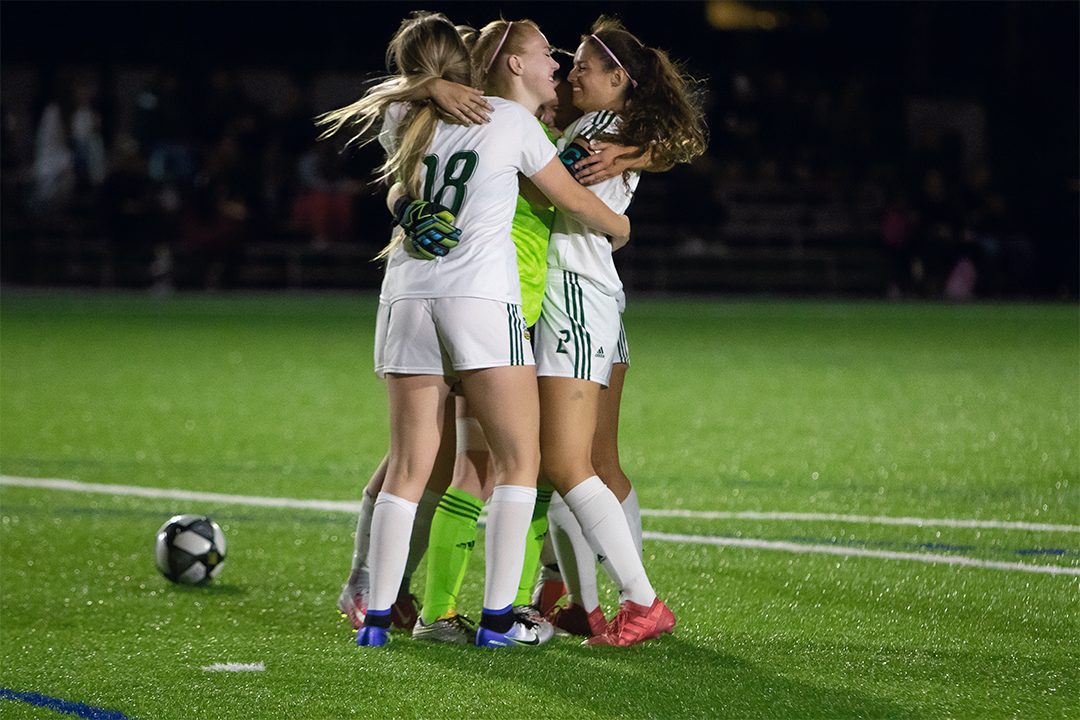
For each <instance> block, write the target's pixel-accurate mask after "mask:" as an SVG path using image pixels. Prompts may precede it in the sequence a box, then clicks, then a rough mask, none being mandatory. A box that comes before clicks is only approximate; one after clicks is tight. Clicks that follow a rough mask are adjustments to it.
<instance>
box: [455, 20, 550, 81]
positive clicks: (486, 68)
mask: <svg viewBox="0 0 1080 720" xmlns="http://www.w3.org/2000/svg"><path fill="white" fill-rule="evenodd" d="M530 29H532V30H534V31H536V32H540V26H539V25H537V24H536V23H534V22H533V21H532V20H501V19H500V20H493V21H492V22H489V23H488V24H487V25H485V26H484V27H483V28H481V30H480V34H479V35H478V36H477V38H476V40H475V42H474V43H473V47H472V63H473V67H474V68H475V69H476V74H477V77H476V82H477V84H478V85H479V87H480V88H482V89H483V90H484V91H485V92H493V91H495V90H497V89H498V88H496V87H495V81H496V77H495V76H496V75H497V74H498V70H499V68H500V67H502V66H501V65H498V64H497V63H496V60H498V59H499V57H501V56H503V55H520V54H521V53H523V52H524V51H525V41H526V40H528V39H529V30H530ZM500 40H501V41H502V44H501V45H500V44H499V41H500Z"/></svg>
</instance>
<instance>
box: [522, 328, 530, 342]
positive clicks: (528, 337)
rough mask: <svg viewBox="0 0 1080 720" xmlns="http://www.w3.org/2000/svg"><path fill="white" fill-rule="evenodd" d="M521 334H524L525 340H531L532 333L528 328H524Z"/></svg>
mask: <svg viewBox="0 0 1080 720" xmlns="http://www.w3.org/2000/svg"><path fill="white" fill-rule="evenodd" d="M521 334H522V335H524V336H525V339H526V340H528V341H529V342H532V333H530V332H529V329H528V328H525V330H524V331H522V333H521Z"/></svg>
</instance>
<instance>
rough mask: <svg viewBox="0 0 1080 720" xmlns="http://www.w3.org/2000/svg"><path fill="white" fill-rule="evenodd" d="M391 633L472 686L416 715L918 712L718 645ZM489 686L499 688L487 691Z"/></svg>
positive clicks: (415, 658) (443, 673)
mask: <svg viewBox="0 0 1080 720" xmlns="http://www.w3.org/2000/svg"><path fill="white" fill-rule="evenodd" d="M395 639H396V640H397V641H396V642H395V643H394V647H393V648H392V649H390V652H391V653H399V654H400V655H401V656H407V661H408V662H409V664H412V663H419V664H423V665H428V666H429V667H430V668H431V674H430V675H429V676H428V677H430V678H440V679H441V680H440V682H445V683H447V684H450V683H458V682H465V683H469V682H470V678H472V679H473V680H475V682H473V685H474V686H475V692H473V693H471V694H468V695H466V696H465V699H464V700H462V698H461V696H460V695H458V696H455V698H456V699H455V698H450V697H441V696H440V694H439V693H433V694H432V695H431V696H430V697H431V698H432V700H431V704H430V705H429V706H427V707H421V708H418V707H415V706H414V707H412V708H410V710H411V711H412V712H411V713H409V712H408V711H406V714H416V715H417V716H420V717H462V716H463V713H464V715H465V716H470V717H474V716H477V715H483V716H492V717H543V716H545V715H550V714H551V713H552V712H553V711H558V712H560V714H562V715H564V716H567V717H571V716H572V717H583V718H584V717H620V718H624V717H633V718H689V717H708V718H717V717H723V718H740V719H742V718H785V719H787V718H795V717H797V718H848V717H858V718H882V717H888V718H909V717H915V716H916V715H917V713H916V712H915V711H913V710H911V709H908V708H905V707H902V706H900V705H897V704H895V703H893V702H890V701H888V700H884V699H881V698H874V697H869V696H866V695H863V694H860V693H858V692H856V691H853V690H850V689H842V688H831V687H822V686H816V685H813V684H809V683H807V682H804V681H800V680H795V679H792V678H787V677H783V676H780V675H777V674H776V673H775V672H772V671H770V670H766V669H763V668H762V667H759V666H756V665H754V664H753V663H750V662H747V661H746V660H744V659H742V658H739V657H735V656H733V655H729V654H726V653H724V652H723V651H722V649H716V650H714V649H710V648H706V647H702V646H701V645H699V644H693V643H690V642H688V641H685V640H682V639H680V638H678V637H665V638H663V639H661V640H659V641H655V642H650V643H646V644H644V645H641V646H638V647H633V648H627V649H617V648H586V647H581V646H579V645H578V644H577V642H576V641H575V640H574V639H571V638H556V639H555V640H554V641H553V642H552V643H551V644H550V645H548V646H546V647H544V648H541V649H538V650H535V651H531V650H518V651H514V650H508V651H499V650H496V651H480V650H477V649H475V648H471V647H462V646H442V645H429V644H420V643H414V642H412V641H410V640H408V639H406V638H404V637H400V638H395ZM372 659H374V657H373V658H372ZM399 660H406V657H401V658H399ZM364 664H367V663H364ZM492 684H494V685H495V687H498V688H502V690H500V691H499V692H498V693H492V692H489V691H488V688H490V686H491V685H492ZM485 686H486V687H485ZM555 697H557V698H558V700H557V701H556V700H555ZM400 709H401V710H405V708H400ZM567 713H570V714H567Z"/></svg>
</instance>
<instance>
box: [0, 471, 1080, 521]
mask: <svg viewBox="0 0 1080 720" xmlns="http://www.w3.org/2000/svg"><path fill="white" fill-rule="evenodd" d="M0 485H13V486H17V487H32V488H46V489H51V490H68V491H72V492H89V493H106V494H109V495H131V496H135V497H146V498H172V499H175V500H195V501H201V502H220V503H231V504H237V505H251V506H256V507H281V508H297V509H301V510H324V511H327V512H348V513H355V512H359V511H360V503H359V502H352V501H343V500H301V499H298V498H280V497H258V496H256V495H226V494H223V493H212V492H195V491H191V490H170V489H167V488H153V487H139V486H136V485H103V484H98V483H84V482H79V481H77V480H48V479H43V478H23V477H13V476H10V475H0ZM641 515H642V517H678V518H694V519H697V520H784V521H791V522H846V523H857V524H860V525H914V526H917V527H952V528H989V529H996V530H1028V531H1033V532H1060V533H1080V525H1053V524H1050V523H1029V522H1013V521H1008V520H992V519H991V520H970V519H960V518H919V517H893V516H889V515H838V514H835V513H796V512H757V511H753V510H749V511H742V512H724V511H712V510H650V509H647V508H642V509H641Z"/></svg>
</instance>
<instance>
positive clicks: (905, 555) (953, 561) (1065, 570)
mask: <svg viewBox="0 0 1080 720" xmlns="http://www.w3.org/2000/svg"><path fill="white" fill-rule="evenodd" d="M641 536H642V537H643V538H644V539H646V540H658V541H660V542H676V543H691V544H695V545H719V546H721V547H745V548H753V549H755V550H781V551H783V552H793V553H809V554H815V555H840V556H843V557H873V558H882V559H885V560H914V561H916V562H924V563H931V564H940V565H967V566H969V567H980V568H989V569H992V570H1019V571H1021V572H1030V573H1043V574H1046V575H1078V576H1080V567H1065V566H1063V565H1032V564H1029V563H1020V562H1000V561H997V560H979V559H978V558H970V557H965V556H963V555H931V554H929V553H914V552H898V551H895V550H868V549H866V548H855V547H846V546H841V545H804V544H802V543H794V542H787V541H785V540H754V539H752V538H722V537H713V536H711V535H673V534H670V533H658V532H650V531H648V530H646V531H645V532H643V533H642V534H641Z"/></svg>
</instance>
